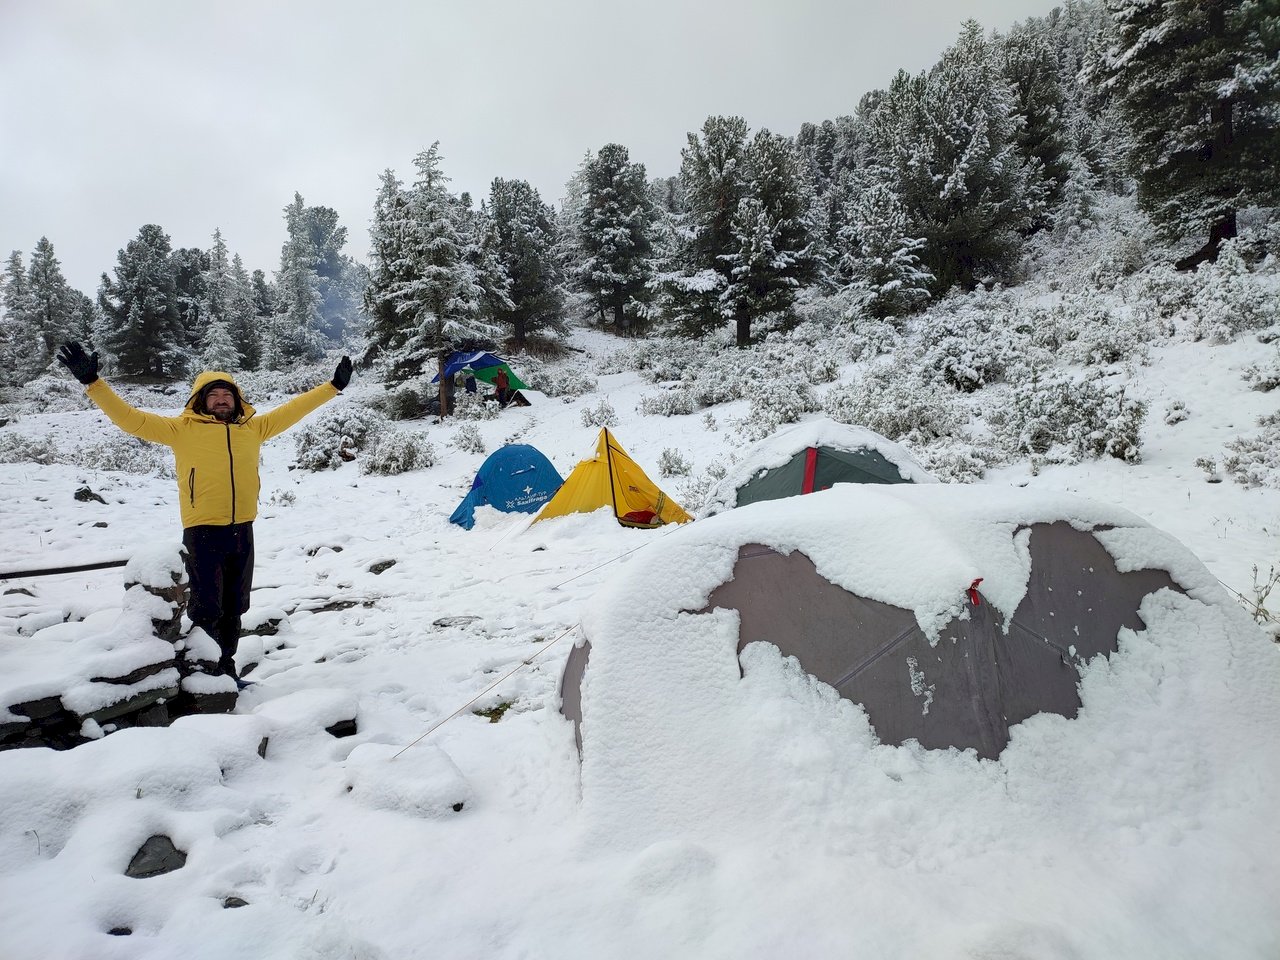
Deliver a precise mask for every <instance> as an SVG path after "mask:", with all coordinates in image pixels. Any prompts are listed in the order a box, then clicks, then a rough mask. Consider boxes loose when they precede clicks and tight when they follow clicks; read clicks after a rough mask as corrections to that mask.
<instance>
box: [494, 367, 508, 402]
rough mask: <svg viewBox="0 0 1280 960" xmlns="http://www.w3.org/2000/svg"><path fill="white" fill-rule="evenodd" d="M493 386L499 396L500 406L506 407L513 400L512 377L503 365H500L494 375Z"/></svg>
mask: <svg viewBox="0 0 1280 960" xmlns="http://www.w3.org/2000/svg"><path fill="white" fill-rule="evenodd" d="M493 387H494V390H495V391H496V395H497V397H498V406H499V407H505V406H506V405H507V403H508V402H509V401H510V400H511V378H510V377H508V376H507V371H506V370H504V369H503V368H502V367H499V368H498V372H497V374H495V375H494V378H493Z"/></svg>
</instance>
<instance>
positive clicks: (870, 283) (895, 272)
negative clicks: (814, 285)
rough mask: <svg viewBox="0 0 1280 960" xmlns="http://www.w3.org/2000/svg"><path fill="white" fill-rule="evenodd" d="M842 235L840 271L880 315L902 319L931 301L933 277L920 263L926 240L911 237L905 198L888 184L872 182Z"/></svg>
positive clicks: (850, 213)
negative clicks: (903, 200)
mask: <svg viewBox="0 0 1280 960" xmlns="http://www.w3.org/2000/svg"><path fill="white" fill-rule="evenodd" d="M846 220H847V221H848V223H847V225H846V226H845V227H844V228H843V229H842V231H841V234H840V242H841V264H840V274H841V276H846V277H848V278H849V284H848V289H852V290H854V291H857V292H859V293H862V294H863V295H864V296H865V298H866V304H865V307H864V309H865V311H866V313H867V314H868V315H870V316H872V317H875V318H876V319H884V318H886V317H899V316H902V315H904V314H907V313H911V312H912V311H914V310H917V309H919V308H920V307H922V306H923V305H924V304H925V302H927V301H928V299H929V284H930V283H931V282H932V281H933V275H932V274H930V273H929V271H928V270H927V269H925V268H924V267H923V266H922V265H921V263H920V256H919V252H920V249H921V248H922V247H923V246H924V241H923V240H921V239H920V238H918V237H912V236H910V231H909V229H908V227H907V215H906V211H905V210H904V209H903V206H902V201H901V200H900V199H899V198H898V196H897V194H895V193H894V191H893V189H892V187H890V186H889V185H888V184H886V183H878V182H872V183H870V184H869V185H868V186H866V187H865V188H864V189H863V190H862V191H861V192H859V193H858V194H857V196H856V197H855V198H854V199H853V200H852V201H851V202H850V204H849V208H848V211H847V213H846Z"/></svg>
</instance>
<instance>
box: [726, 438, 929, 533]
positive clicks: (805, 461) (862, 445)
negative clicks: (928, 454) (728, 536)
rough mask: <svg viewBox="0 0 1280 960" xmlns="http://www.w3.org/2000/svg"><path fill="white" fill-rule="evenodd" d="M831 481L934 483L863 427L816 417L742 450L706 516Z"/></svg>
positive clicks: (902, 450) (901, 451) (901, 450)
mask: <svg viewBox="0 0 1280 960" xmlns="http://www.w3.org/2000/svg"><path fill="white" fill-rule="evenodd" d="M837 483H937V480H936V479H935V478H934V477H933V476H932V475H931V474H930V473H929V472H928V471H927V470H926V469H925V468H924V467H923V466H921V465H920V463H919V461H917V460H916V458H915V457H913V456H912V455H911V454H910V453H909V452H908V451H907V449H906V447H904V446H902V445H901V444H899V443H894V442H893V441H892V440H889V439H886V438H885V437H882V436H880V434H878V433H876V432H874V431H873V430H868V429H867V428H866V427H859V426H852V425H849V424H845V423H836V422H835V421H834V420H829V419H826V418H820V419H817V420H805V421H803V422H801V423H797V424H793V425H792V426H790V427H787V428H785V429H783V430H779V431H778V432H777V433H775V434H773V435H771V436H769V437H766V438H765V439H764V440H761V441H760V442H759V443H756V444H755V445H753V446H751V447H749V448H747V449H746V450H745V451H744V452H743V453H742V454H741V459H740V460H738V462H737V463H735V464H734V465H733V466H732V467H731V468H730V470H729V472H728V473H727V474H725V476H724V478H723V479H722V480H721V481H720V482H719V483H718V484H716V486H715V487H714V488H713V489H712V490H711V492H710V493H709V494H708V497H707V504H706V507H705V509H704V511H703V512H704V513H705V514H706V515H707V516H711V515H712V514H716V513H721V512H723V511H725V510H730V509H732V508H734V507H743V506H746V505H747V504H748V503H757V502H758V501H760V500H777V499H780V498H782V497H794V496H797V495H800V494H805V493H815V492H816V491H818V490H826V489H827V488H828V487H831V486H833V485H835V484H837Z"/></svg>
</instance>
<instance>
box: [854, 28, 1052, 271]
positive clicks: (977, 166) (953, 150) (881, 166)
mask: <svg viewBox="0 0 1280 960" xmlns="http://www.w3.org/2000/svg"><path fill="white" fill-rule="evenodd" d="M868 103H869V104H870V106H869V109H868V113H867V116H866V132H867V136H868V147H869V149H868V152H867V156H868V159H869V160H870V161H871V164H869V169H870V172H869V173H868V177H869V178H870V179H873V180H875V181H878V182H882V183H885V184H888V185H889V186H890V187H891V188H892V189H893V190H894V191H895V192H896V193H897V194H898V195H899V196H900V197H901V199H902V202H903V206H904V209H905V210H906V213H907V218H908V231H909V233H910V235H912V236H914V237H918V238H920V239H923V240H924V246H923V247H922V248H921V251H920V256H921V260H922V261H923V263H924V265H925V267H926V268H927V269H928V270H929V271H930V272H931V273H932V274H933V275H934V277H935V278H936V279H935V283H934V289H935V292H939V293H940V292H942V291H945V290H947V289H949V288H950V287H951V286H953V285H956V284H958V285H960V286H962V287H965V288H972V287H973V286H975V285H977V284H978V283H979V282H983V281H985V280H988V279H991V280H996V281H1004V280H1007V279H1009V278H1010V277H1011V276H1012V273H1013V270H1014V268H1015V266H1016V264H1017V258H1018V254H1019V252H1020V250H1021V243H1022V235H1023V234H1024V233H1025V232H1026V231H1027V230H1028V229H1029V228H1030V226H1031V224H1032V223H1033V220H1034V217H1035V215H1036V214H1037V212H1038V209H1039V208H1038V202H1039V196H1038V191H1037V189H1036V185H1037V183H1038V178H1037V177H1036V176H1034V174H1033V172H1032V171H1031V170H1029V169H1028V166H1027V164H1026V163H1025V162H1024V160H1023V159H1022V157H1021V155H1020V154H1019V152H1018V149H1017V143H1016V134H1017V131H1018V129H1019V127H1020V123H1019V120H1018V118H1017V116H1016V113H1015V110H1014V104H1013V95H1012V91H1011V90H1010V88H1009V85H1008V83H1007V82H1006V81H1005V80H1004V78H1003V76H1002V75H1001V72H1000V69H999V65H998V63H997V61H996V59H995V57H994V55H993V50H992V48H991V46H990V45H989V44H988V43H987V42H986V40H985V39H984V37H983V33H982V28H981V27H980V26H979V25H978V24H977V23H976V22H974V21H972V20H970V21H967V22H966V23H965V25H964V27H963V28H962V30H961V34H960V38H959V40H958V41H957V42H956V44H955V45H954V46H952V47H951V48H949V49H948V50H947V51H946V52H945V53H944V54H943V56H942V58H941V59H940V60H939V62H938V63H937V65H935V66H934V67H933V69H931V70H930V71H929V72H928V73H927V74H920V75H918V76H915V77H911V76H908V75H907V74H906V73H905V72H899V74H898V75H897V77H895V78H894V81H893V82H892V83H891V84H890V86H889V89H888V90H887V91H883V92H882V93H880V94H878V95H877V96H876V97H874V98H869V100H868Z"/></svg>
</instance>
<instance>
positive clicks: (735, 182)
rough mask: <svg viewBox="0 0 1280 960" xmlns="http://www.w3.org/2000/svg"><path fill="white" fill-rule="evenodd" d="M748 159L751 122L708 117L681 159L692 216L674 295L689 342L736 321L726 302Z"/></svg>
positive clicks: (676, 320)
mask: <svg viewBox="0 0 1280 960" xmlns="http://www.w3.org/2000/svg"><path fill="white" fill-rule="evenodd" d="M746 153H747V122H746V121H745V120H743V119H742V118H741V117H708V118H707V120H706V122H704V123H703V125H702V130H701V132H700V133H690V134H689V135H688V144H687V146H686V147H685V148H684V149H683V150H682V151H681V153H680V155H681V164H680V179H681V180H682V181H683V182H684V185H685V199H686V202H687V203H688V206H689V211H688V214H687V218H686V220H685V224H684V228H685V229H684V232H685V235H686V239H685V242H684V244H683V249H682V251H681V253H680V261H681V262H680V264H679V272H678V274H675V275H673V276H672V278H671V280H670V281H669V290H670V296H671V302H670V309H671V314H672V321H673V324H674V326H675V328H676V330H677V331H678V332H680V333H683V334H685V335H686V336H702V335H705V334H707V333H710V332H712V331H715V330H718V329H721V328H722V327H723V326H724V325H725V324H726V322H727V321H728V319H729V316H730V315H731V314H727V313H726V312H725V304H724V303H723V301H722V299H721V297H722V294H723V293H724V291H725V290H726V289H727V288H728V286H729V283H730V277H731V274H732V271H733V267H732V265H731V263H730V261H729V258H730V257H731V256H732V255H733V254H734V253H735V252H736V251H737V249H738V245H739V240H738V235H737V234H736V233H735V231H734V217H735V216H736V215H737V213H738V203H739V201H741V200H742V199H743V198H744V197H746V196H747V195H748V180H747V169H746Z"/></svg>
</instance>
